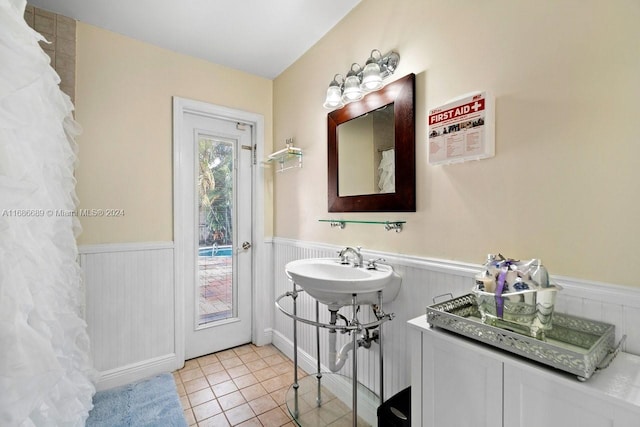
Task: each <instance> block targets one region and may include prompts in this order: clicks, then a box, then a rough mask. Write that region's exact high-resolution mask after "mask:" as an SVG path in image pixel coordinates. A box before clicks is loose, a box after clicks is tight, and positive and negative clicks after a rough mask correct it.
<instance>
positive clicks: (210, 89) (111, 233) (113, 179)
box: [76, 22, 273, 244]
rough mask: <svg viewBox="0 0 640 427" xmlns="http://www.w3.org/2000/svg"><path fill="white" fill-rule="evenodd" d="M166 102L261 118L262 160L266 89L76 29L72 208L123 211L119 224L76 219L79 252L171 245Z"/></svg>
mask: <svg viewBox="0 0 640 427" xmlns="http://www.w3.org/2000/svg"><path fill="white" fill-rule="evenodd" d="M172 96H180V97H183V98H189V99H195V100H199V101H205V102H209V103H212V104H217V105H222V106H225V107H229V108H235V109H239V110H243V111H248V112H252V113H258V114H262V115H263V116H264V119H265V127H266V129H265V152H267V153H268V152H270V151H271V149H272V142H271V135H272V128H271V125H272V104H273V101H272V81H271V80H267V79H264V78H260V77H256V76H252V75H249V74H246V73H243V72H240V71H236V70H232V69H229V68H225V67H221V66H218V65H215V64H211V63H209V62H206V61H203V60H199V59H195V58H192V57H189V56H185V55H179V54H176V53H174V52H171V51H168V50H164V49H160V48H158V47H155V46H152V45H149V44H146V43H143V42H139V41H136V40H133V39H130V38H127V37H123V36H121V35H118V34H115V33H112V32H109V31H106V30H102V29H99V28H96V27H93V26H90V25H86V24H83V23H81V22H78V25H77V92H76V119H77V120H78V122H79V123H80V124H81V125H82V127H83V133H82V135H81V136H80V137H78V139H77V140H78V143H79V146H80V153H79V158H80V163H79V167H78V169H77V172H76V177H77V180H78V185H77V193H78V197H79V199H80V208H85V209H122V210H124V216H121V217H114V218H105V217H100V218H95V217H82V218H80V220H81V223H82V226H83V229H84V231H83V233H82V234H81V235H80V237H79V239H78V243H79V244H98V243H123V242H147V241H170V240H173V222H172V197H173V196H172ZM270 176H271V174H269V177H270ZM270 194H271V192H270V191H268V192H267V194H266V197H265V199H266V203H265V205H266V209H265V217H266V225H265V228H266V230H265V231H266V233H267V235H270V234H271V224H272V219H271V218H272V212H271V205H272V202H271V199H270Z"/></svg>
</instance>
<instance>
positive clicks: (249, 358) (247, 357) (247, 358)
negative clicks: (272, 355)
mask: <svg viewBox="0 0 640 427" xmlns="http://www.w3.org/2000/svg"><path fill="white" fill-rule="evenodd" d="M238 357H239V358H240V360H242V361H243V362H244V363H247V362H253V361H254V360H260V355H258V353H256V352H255V351H251V352H250V353H244V354H239V355H238Z"/></svg>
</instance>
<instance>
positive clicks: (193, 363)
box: [178, 359, 200, 372]
mask: <svg viewBox="0 0 640 427" xmlns="http://www.w3.org/2000/svg"><path fill="white" fill-rule="evenodd" d="M199 367H200V365H199V364H198V361H197V360H196V359H189V360H187V361H185V362H184V366H183V367H182V368H181V369H179V370H178V372H184V371H189V370H191V369H195V368H199Z"/></svg>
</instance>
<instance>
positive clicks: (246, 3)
mask: <svg viewBox="0 0 640 427" xmlns="http://www.w3.org/2000/svg"><path fill="white" fill-rule="evenodd" d="M360 1H361V0H29V4H31V5H33V6H35V7H39V8H41V9H45V10H48V11H50V12H55V13H58V14H61V15H65V16H68V17H70V18H74V19H76V20H78V21H82V22H84V23H87V24H91V25H94V26H96V27H100V28H104V29H106V30H110V31H113V32H116V33H119V34H123V35H125V36H128V37H131V38H134V39H137V40H141V41H144V42H147V43H151V44H153V45H156V46H159V47H162V48H165V49H169V50H172V51H175V52H179V53H183V54H186V55H190V56H194V57H197V58H202V59H205V60H207V61H210V62H213V63H216V64H220V65H224V66H227V67H230V68H234V69H237V70H242V71H246V72H247V73H250V74H254V75H258V76H262V77H265V78H268V79H273V78H275V77H276V76H278V75H279V74H280V73H282V72H283V71H284V70H285V69H286V68H287V67H288V66H289V65H291V64H293V63H294V62H295V61H296V60H297V59H298V58H300V56H302V54H303V53H304V52H306V51H307V50H308V49H309V48H311V46H313V45H314V44H315V43H316V42H317V41H318V40H320V39H321V38H322V37H323V36H324V35H325V34H326V33H327V32H328V31H329V30H330V29H331V28H333V26H335V25H336V24H337V23H338V22H339V21H340V20H341V19H342V18H343V17H344V16H345V15H346V14H347V13H349V11H350V10H351V9H353V8H354V7H355V6H356V5H357V4H358V3H359V2H360Z"/></svg>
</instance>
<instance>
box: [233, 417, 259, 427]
mask: <svg viewBox="0 0 640 427" xmlns="http://www.w3.org/2000/svg"><path fill="white" fill-rule="evenodd" d="M237 427H262V423H261V422H260V420H258V418H257V417H255V418H251V419H250V420H247V421H245V422H243V423H240V424H238V426H237Z"/></svg>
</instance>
